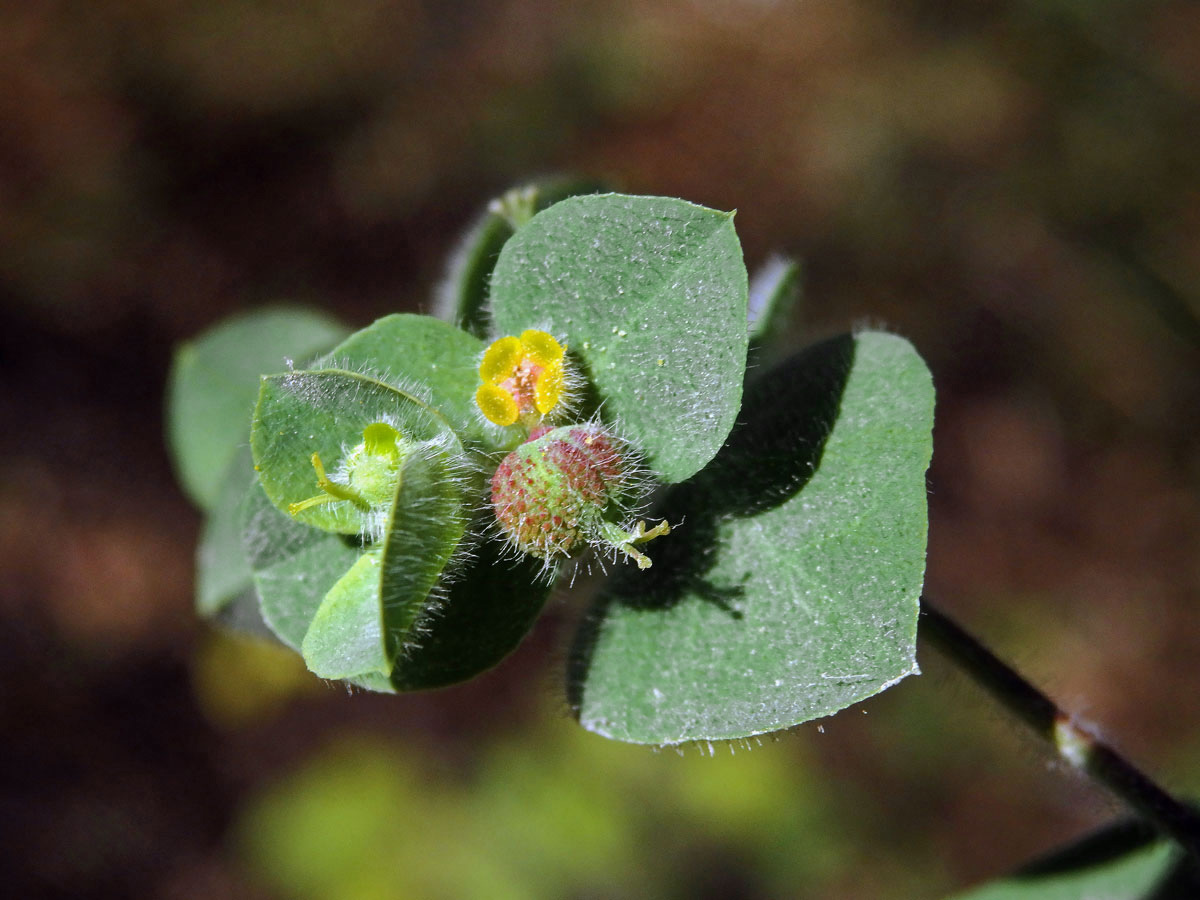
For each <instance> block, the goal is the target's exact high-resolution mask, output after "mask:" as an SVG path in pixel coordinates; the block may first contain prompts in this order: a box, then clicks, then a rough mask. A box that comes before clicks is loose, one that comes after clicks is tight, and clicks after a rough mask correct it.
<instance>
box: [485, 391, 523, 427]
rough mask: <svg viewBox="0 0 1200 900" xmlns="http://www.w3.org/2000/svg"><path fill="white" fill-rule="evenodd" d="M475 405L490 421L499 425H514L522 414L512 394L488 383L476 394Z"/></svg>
mask: <svg viewBox="0 0 1200 900" xmlns="http://www.w3.org/2000/svg"><path fill="white" fill-rule="evenodd" d="M475 403H476V404H477V405H478V406H479V409H480V411H481V412H482V413H483V414H484V415H485V416H486V417H487V418H488V420H489V421H491V422H495V423H496V424H497V425H512V424H513V423H514V422H516V421H517V416H518V415H519V413H520V411H519V410H518V409H517V401H516V400H514V399H513V396H512V394H510V393H509V392H508V391H506V390H505V389H504V388H502V387H500V386H499V385H496V384H491V383H490V382H486V381H485V382H484V383H483V384H481V385H480V386H479V390H477V391H476V392H475Z"/></svg>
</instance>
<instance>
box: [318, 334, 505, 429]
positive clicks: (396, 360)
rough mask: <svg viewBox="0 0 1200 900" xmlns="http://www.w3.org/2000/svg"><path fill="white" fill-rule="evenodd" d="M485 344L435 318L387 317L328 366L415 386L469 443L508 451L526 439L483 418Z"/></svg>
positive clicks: (334, 354)
mask: <svg viewBox="0 0 1200 900" xmlns="http://www.w3.org/2000/svg"><path fill="white" fill-rule="evenodd" d="M483 350H484V345H483V342H482V341H481V340H479V338H476V337H472V336H471V335H469V334H467V333H466V332H465V331H462V330H461V329H458V328H455V327H454V326H453V325H449V324H447V323H445V322H442V321H440V320H438V319H433V318H430V317H429V316H417V315H411V314H406V313H405V314H397V315H391V316H385V317H384V318H382V319H380V320H379V321H377V322H375V323H374V324H372V325H369V326H368V327H366V328H364V329H362V330H361V331H357V332H355V333H354V334H352V335H351V336H350V337H349V338H347V339H346V340H345V341H343V342H342V343H341V344H339V345H338V346H337V347H335V348H334V349H333V350H332V351H331V352H330V353H329V355H328V356H327V357H326V358H325V360H323V361H322V363H318V364H314V368H318V367H321V366H322V364H328V365H330V366H336V367H337V368H341V369H352V370H356V371H378V372H380V373H383V374H384V375H385V377H386V378H385V380H386V381H388V382H390V383H392V384H399V385H405V384H407V385H411V386H413V388H414V390H413V393H417V392H420V393H421V394H422V395H423V396H427V397H428V398H429V403H430V405H431V406H432V407H434V408H435V409H437V411H438V412H439V413H440V414H441V415H442V416H444V417H445V419H446V420H447V421H448V422H449V423H450V425H451V427H452V428H453V429H454V431H455V432H456V433H457V434H458V435H459V437H460V438H462V439H463V440H464V441H468V440H469V441H474V442H478V443H481V444H483V445H484V446H485V447H486V448H488V449H491V450H499V449H508V448H509V447H511V446H512V445H513V444H514V443H517V442H519V441H520V439H521V434H520V432H519V430H518V429H515V428H501V427H499V426H497V425H493V424H492V423H491V422H488V421H487V420H486V419H484V418H483V416H482V415H480V413H479V408H478V407H477V406H476V405H475V390H476V388H478V387H479V360H480V358H481V357H482V356H483Z"/></svg>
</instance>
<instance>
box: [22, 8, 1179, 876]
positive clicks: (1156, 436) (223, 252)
mask: <svg viewBox="0 0 1200 900" xmlns="http://www.w3.org/2000/svg"><path fill="white" fill-rule="evenodd" d="M1197 47H1200V6H1198V5H1197V4H1195V3H1192V2H1189V0H1143V2H1135V0H979V2H970V3H955V2H949V0H946V2H933V0H925V2H922V0H907V2H906V0H896V2H890V3H886V2H874V3H873V2H861V0H802V2H793V3H789V2H784V0H777V2H772V0H638V2H634V0H624V2H622V0H583V2H577V3H574V4H570V5H560V4H554V3H549V2H545V0H499V2H494V3H478V2H460V3H435V2H428V0H425V2H422V0H350V2H334V0H294V2H281V0H280V2H268V0H259V2H251V0H243V2H232V0H229V2H225V0H123V2H122V0H110V2H93V3H88V2H71V0H62V2H52V0H28V2H24V3H10V4H4V5H3V6H0V85H3V87H2V88H0V304H2V307H0V316H2V317H3V319H2V322H0V372H2V373H3V382H2V383H3V390H2V391H0V413H2V418H0V424H2V431H0V464H2V467H3V468H2V470H0V471H2V472H3V476H2V477H0V672H2V675H0V691H2V700H0V721H2V722H3V746H4V757H5V758H6V760H7V762H6V765H5V766H4V768H3V772H2V773H0V829H2V830H3V835H4V836H3V840H0V867H2V870H3V872H4V882H5V885H6V889H7V890H8V891H11V892H12V893H11V896H19V897H151V898H160V897H161V898H193V897H195V898H201V897H222V896H228V897H247V896H248V897H262V898H281V900H286V898H291V897H297V898H308V897H313V898H318V897H322V898H324V897H332V898H389V897H409V896H412V897H448V898H456V897H512V898H523V897H531V898H541V897H547V898H557V897H578V898H592V897H671V898H675V897H679V898H683V897H688V898H694V897H714V898H715V897H749V898H758V897H778V896H790V897H820V898H893V897H894V898H904V897H925V896H929V897H934V896H939V895H941V894H943V893H945V892H949V891H953V890H955V889H961V888H962V887H963V886H965V885H967V884H969V883H972V882H974V881H977V880H979V879H983V878H987V877H990V876H993V875H996V874H999V873H1001V872H1003V871H1005V870H1007V869H1009V868H1011V867H1012V866H1014V865H1016V864H1017V863H1019V862H1021V861H1023V860H1024V859H1025V858H1026V857H1028V856H1030V855H1032V854H1035V853H1038V852H1043V851H1045V850H1048V849H1050V848H1051V847H1052V846H1054V845H1055V844H1056V843H1059V842H1061V841H1064V840H1066V839H1068V838H1070V837H1072V836H1075V835H1077V834H1080V833H1082V832H1084V831H1086V830H1087V829H1089V828H1090V827H1093V826H1094V825H1096V824H1097V823H1099V822H1102V821H1104V820H1106V819H1107V818H1108V817H1109V816H1111V815H1113V814H1114V813H1115V812H1116V810H1115V807H1114V806H1113V805H1112V804H1110V802H1109V801H1108V800H1106V798H1105V797H1104V796H1103V795H1102V794H1101V793H1100V792H1098V791H1096V790H1094V789H1092V788H1089V787H1088V786H1086V785H1083V784H1081V783H1080V782H1078V781H1077V780H1076V779H1075V778H1074V777H1073V776H1072V775H1071V774H1070V773H1066V772H1063V771H1059V770H1056V769H1054V768H1053V766H1052V765H1051V764H1050V760H1049V757H1048V756H1047V755H1046V754H1045V753H1044V752H1043V751H1042V749H1041V748H1040V747H1038V746H1037V745H1036V743H1034V742H1033V740H1032V739H1026V738H1025V737H1024V735H1022V734H1021V733H1020V731H1019V730H1018V729H1017V727H1016V726H1013V725H1011V724H1010V723H1009V722H1008V721H1007V720H1006V719H1005V718H1004V717H1003V716H1002V715H1001V714H1000V713H999V712H998V711H996V710H995V709H994V708H993V707H992V706H991V705H990V703H989V701H988V700H987V699H986V698H983V697H982V696H981V695H980V694H979V693H978V692H977V691H976V690H975V689H974V688H973V687H971V686H970V685H969V684H967V683H966V682H965V681H964V680H963V679H962V677H961V676H959V675H958V674H957V673H956V672H954V671H952V670H951V669H950V668H949V667H948V666H947V665H946V664H945V663H943V662H942V661H941V660H939V659H938V658H937V657H936V656H935V655H934V654H933V653H932V652H928V651H923V652H922V656H921V659H922V664H923V666H924V668H925V670H926V675H925V676H923V677H921V678H919V679H911V680H909V681H906V682H904V683H903V684H901V685H900V686H899V687H897V688H895V689H894V690H892V691H889V692H887V693H886V694H884V695H882V696H880V697H878V698H876V699H874V700H872V701H870V702H869V703H867V704H864V705H863V706H862V707H861V708H858V709H853V710H848V711H846V712H844V713H843V714H841V715H839V716H837V717H834V718H832V719H830V720H828V721H826V722H824V723H822V727H821V728H818V727H817V726H816V725H815V724H814V725H809V726H805V727H802V728H800V729H798V730H797V733H796V734H794V735H788V736H785V737H783V738H782V739H781V740H779V741H776V742H767V744H766V745H765V746H764V747H762V748H761V749H755V750H753V751H752V752H750V753H743V752H738V754H737V755H736V756H734V757H732V758H728V753H727V751H726V750H724V749H721V748H718V750H717V753H718V758H716V759H709V758H708V757H707V756H704V757H703V758H702V757H701V755H700V754H698V753H697V752H695V751H689V752H688V753H687V754H685V755H684V756H683V757H679V756H676V754H674V753H671V752H667V753H660V754H653V753H651V752H650V751H647V750H643V749H641V748H629V747H620V746H617V745H611V744H609V743H607V742H605V741H602V740H601V739H599V738H596V737H593V736H591V735H587V734H585V733H583V732H582V731H581V730H580V729H578V728H577V726H575V725H573V723H571V722H570V721H569V720H568V719H567V717H566V714H565V712H564V706H563V699H562V691H561V688H560V687H559V680H560V677H561V665H562V656H563V649H562V648H563V646H564V644H565V641H566V639H567V637H568V636H569V629H570V624H571V621H572V618H573V616H574V615H575V612H576V609H577V603H575V602H572V600H571V599H570V598H568V597H564V598H563V599H560V600H556V601H554V602H552V604H551V607H550V608H549V611H548V613H547V615H546V617H545V619H544V621H543V622H542V623H541V625H540V626H539V628H538V629H537V631H536V632H535V634H534V635H533V636H532V637H531V638H530V639H529V640H528V641H527V642H526V644H525V645H524V646H523V647H522V648H521V650H519V651H518V653H517V654H516V655H515V656H514V657H513V658H511V659H510V660H508V661H507V662H506V663H505V664H504V665H503V666H502V667H501V668H500V669H498V670H497V671H495V672H493V673H490V674H489V675H487V676H485V677H483V678H481V679H479V680H477V681H475V682H473V683H471V684H468V685H465V686H462V687H459V688H454V689H450V690H446V691H442V692H438V693H434V694H430V695H422V696H411V697H401V698H385V697H369V696H348V695H347V694H346V693H345V692H344V691H342V690H341V689H339V688H336V687H329V686H324V685H321V684H319V683H317V682H315V680H312V679H309V678H308V677H307V676H306V675H305V674H304V673H303V672H301V671H298V670H297V669H296V668H295V666H294V665H293V664H292V663H291V662H290V661H289V659H287V658H283V657H278V656H276V655H275V654H273V653H271V652H270V651H269V650H268V649H265V648H262V647H257V646H255V645H247V644H244V643H241V642H236V641H232V640H231V639H229V638H227V637H224V636H221V635H219V634H217V633H215V632H213V631H211V630H210V629H208V628H206V627H204V626H201V625H199V624H198V623H197V622H196V621H195V620H194V618H193V615H192V613H191V589H192V585H191V578H192V574H191V564H192V561H191V554H192V552H193V545H194V540H195V537H196V533H197V527H198V518H197V515H196V514H195V512H194V511H193V510H192V509H191V508H190V507H189V506H188V504H187V503H186V501H185V500H184V498H183V496H182V495H181V493H180V492H179V490H178V489H177V488H176V487H175V485H174V482H173V479H172V475H171V472H170V468H169V464H168V461H167V458H166V455H165V451H164V448H163V439H162V428H161V404H162V395H163V382H164V376H165V373H166V368H167V365H168V363H169V358H170V353H171V348H172V346H173V345H174V344H175V343H176V342H177V341H179V340H181V339H184V338H186V337H189V336H191V335H193V334H194V333H196V332H197V331H199V330H200V329H202V328H204V327H206V326H208V325H210V324H211V323H214V322H216V321H217V320H219V319H220V318H221V317H223V316H225V315H226V314H228V313H231V312H234V311H236V310H240V309H244V308H248V307H251V306H254V305H256V304H259V303H263V302H268V301H280V300H291V301H300V302H307V303H310V304H313V305H316V306H320V307H324V308H327V309H329V310H331V311H333V312H334V313H335V314H337V315H339V316H341V317H342V318H344V319H345V320H346V321H348V322H350V323H353V324H356V325H363V324H366V323H368V322H369V321H371V320H372V319H373V318H375V317H377V316H379V315H382V314H385V313H387V312H391V311H395V310H399V309H407V310H426V309H428V306H429V298H430V293H431V288H432V286H433V285H434V284H435V283H436V281H437V278H438V275H439V272H440V267H441V265H442V259H443V257H444V254H445V253H446V251H447V250H448V249H449V248H450V247H451V246H452V244H453V242H454V239H455V236H456V234H457V232H458V230H459V229H460V228H462V227H463V226H465V225H466V224H467V223H468V222H469V220H470V219H471V217H472V216H473V215H474V214H475V213H476V211H477V210H478V209H480V208H481V207H482V205H483V204H484V203H485V202H486V200H487V199H488V198H489V197H491V196H493V195H495V194H496V193H498V192H500V191H502V190H503V189H505V188H507V187H509V186H510V185H511V184H513V183H516V182H519V181H520V180H522V179H524V178H528V177H530V176H533V175H538V174H542V173H547V172H570V173H580V174H587V175H597V176H602V177H606V178H609V179H611V180H612V181H613V182H614V183H615V184H616V185H618V186H619V187H620V188H621V189H623V190H626V191H628V192H633V193H654V194H667V195H675V196H680V197H684V198H687V199H689V200H693V201H695V202H698V203H703V204H706V205H710V206H714V207H719V208H725V209H732V208H737V209H738V217H737V225H738V229H739V232H740V234H741V236H742V239H743V242H744V246H745V251H746V257H747V261H748V263H749V264H750V266H751V268H752V269H753V268H754V266H755V265H756V264H757V263H759V262H760V261H761V260H763V259H764V258H765V256H766V255H767V254H768V253H769V252H771V251H773V250H782V251H785V252H788V253H791V254H794V255H797V256H799V257H801V258H802V259H803V260H804V262H805V271H806V294H807V295H806V299H805V302H804V308H803V311H802V316H801V322H800V323H799V324H798V326H797V328H796V329H795V331H794V333H793V335H792V336H791V338H792V340H793V342H794V343H796V344H797V345H798V344H800V343H802V342H806V341H808V340H811V339H812V338H814V337H816V336H819V335H822V334H825V333H829V332H832V331H835V330H840V329H845V328H846V327H848V326H851V325H854V324H861V323H863V322H868V323H872V324H881V325H884V326H886V327H889V328H891V329H894V330H896V331H898V332H899V333H901V334H904V335H905V336H907V337H908V338H909V339H911V340H912V341H913V342H914V344H915V345H916V346H917V348H918V349H919V350H920V352H921V353H922V354H923V355H924V356H925V358H926V360H927V361H928V363H929V365H930V367H931V368H932V370H933V372H934V377H935V380H936V383H937V385H938V387H939V405H938V414H937V415H938V425H937V432H936V444H935V446H936V451H935V458H934V466H933V470H932V472H931V475H930V501H931V516H932V521H931V541H930V553H929V560H930V568H929V576H928V588H929V591H930V593H931V595H932V596H934V597H936V598H940V599H941V602H942V605H943V606H944V607H945V608H946V609H947V610H948V611H949V612H951V613H952V614H955V615H956V616H957V617H958V618H960V619H961V620H962V622H963V623H964V624H966V625H967V626H968V627H970V628H971V629H973V630H974V631H976V632H978V633H979V634H980V635H982V636H983V637H984V638H985V639H986V640H987V641H988V642H990V643H991V644H993V645H994V647H995V648H996V649H997V650H998V651H999V652H1000V653H1001V654H1002V655H1003V656H1005V657H1007V658H1009V659H1011V660H1013V661H1014V662H1016V663H1017V664H1018V665H1019V666H1021V667H1022V668H1024V669H1025V670H1026V671H1027V672H1028V673H1029V674H1030V675H1031V676H1033V677H1034V679H1035V680H1037V681H1039V682H1040V683H1041V684H1043V685H1044V686H1046V687H1047V688H1048V689H1049V690H1050V691H1051V693H1052V694H1054V695H1055V696H1056V697H1057V698H1058V699H1059V700H1060V701H1061V702H1062V703H1063V704H1064V705H1065V706H1067V707H1068V708H1070V709H1072V710H1075V711H1078V712H1079V713H1080V714H1082V715H1083V716H1085V717H1087V718H1089V719H1091V720H1093V721H1095V722H1097V723H1098V724H1099V725H1100V727H1101V730H1102V731H1103V733H1104V734H1105V735H1106V736H1107V737H1108V738H1110V739H1111V740H1112V741H1113V742H1114V743H1116V744H1117V745H1118V746H1119V747H1121V748H1122V749H1124V750H1125V751H1127V752H1128V754H1129V755H1130V756H1132V758H1133V759H1135V760H1136V761H1138V762H1139V763H1141V764H1143V765H1144V766H1145V767H1146V768H1147V769H1148V770H1150V771H1151V772H1154V773H1156V774H1157V775H1159V776H1160V777H1161V778H1162V780H1163V781H1164V782H1165V783H1166V784H1168V785H1169V786H1171V787H1172V788H1174V789H1177V790H1179V791H1182V792H1184V793H1188V792H1191V793H1192V794H1193V795H1194V794H1195V793H1197V792H1200V762H1198V761H1197V752H1198V751H1200V715H1198V713H1200V704H1198V703H1197V696H1198V694H1200V665H1198V664H1197V653H1198V650H1200V602H1198V601H1200V558H1198V554H1197V552H1196V551H1197V547H1198V546H1200V545H1198V538H1200V504H1198V502H1197V498H1198V493H1197V491H1198V483H1200V453H1198V449H1200V446H1198V441H1197V424H1198V421H1197V414H1198V412H1200V403H1198V401H1200V366H1198V365H1197V363H1198V362H1200V153H1198V152H1197V149H1198V147H1200V53H1197V52H1196V49H1197Z"/></svg>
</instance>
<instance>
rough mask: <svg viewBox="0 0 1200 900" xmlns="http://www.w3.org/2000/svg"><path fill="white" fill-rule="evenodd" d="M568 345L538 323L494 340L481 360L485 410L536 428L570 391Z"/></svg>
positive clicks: (478, 397) (501, 420)
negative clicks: (567, 367) (515, 333)
mask: <svg viewBox="0 0 1200 900" xmlns="http://www.w3.org/2000/svg"><path fill="white" fill-rule="evenodd" d="M566 350H567V348H566V347H564V346H563V345H562V344H560V343H559V342H558V341H557V340H555V339H554V336H553V335H551V334H548V333H546V332H545V331H538V330H537V329H534V328H530V329H527V330H525V331H523V332H521V335H520V337H514V336H512V335H509V336H507V337H502V338H500V339H499V340H497V341H495V342H493V343H492V345H491V346H490V347H488V348H487V352H485V353H484V354H483V361H482V362H480V364H479V377H480V379H482V381H483V384H481V385H480V386H479V389H478V390H477V391H476V392H475V403H476V404H477V405H478V406H479V409H480V411H481V412H482V413H483V414H484V416H486V417H487V419H488V420H489V421H491V422H495V423H496V424H497V425H512V424H515V423H516V422H518V421H521V422H522V423H523V424H525V425H526V426H527V427H530V428H531V427H533V425H535V424H537V423H539V422H541V420H542V418H543V417H544V416H546V415H547V414H549V413H550V412H551V411H553V410H554V408H555V407H557V406H558V405H559V404H561V403H562V401H563V397H564V395H565V394H566V392H567V377H566V358H565V356H566Z"/></svg>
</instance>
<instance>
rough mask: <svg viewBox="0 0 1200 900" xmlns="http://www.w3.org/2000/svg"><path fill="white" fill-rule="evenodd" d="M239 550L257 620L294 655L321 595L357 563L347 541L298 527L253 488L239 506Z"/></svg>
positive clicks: (355, 550) (356, 552)
mask: <svg viewBox="0 0 1200 900" xmlns="http://www.w3.org/2000/svg"><path fill="white" fill-rule="evenodd" d="M241 518H242V546H243V548H244V550H245V553H246V558H247V560H248V562H249V563H250V569H251V570H252V571H253V572H254V587H255V589H256V590H257V591H258V596H259V598H260V600H261V604H262V610H261V611H262V617H263V621H264V622H266V624H267V626H268V627H269V628H270V629H271V631H273V632H274V633H275V636H276V637H278V638H279V639H280V640H281V641H283V643H285V644H287V646H289V647H291V648H292V649H293V650H296V651H299V650H300V645H301V644H302V643H303V641H304V635H305V633H306V632H307V631H308V626H309V624H310V623H311V622H312V620H313V617H314V616H315V615H316V614H317V609H318V608H319V607H320V606H321V602H322V601H323V600H324V599H325V595H326V594H328V593H329V591H330V589H331V588H332V587H333V586H334V585H335V584H336V583H337V582H338V580H339V579H340V578H341V577H342V576H343V575H345V574H346V572H347V571H348V570H349V569H350V567H351V566H353V565H354V563H355V562H356V561H357V560H358V557H359V555H360V553H361V550H360V548H359V547H357V546H356V545H355V544H354V542H352V541H350V540H349V539H347V538H344V537H341V536H340V535H336V534H329V533H328V532H325V531H319V530H317V529H316V528H309V527H308V526H307V525H301V524H300V523H299V522H297V521H296V520H295V519H293V518H292V517H291V516H289V515H287V514H286V513H283V512H280V511H279V510H278V509H276V508H275V507H274V505H272V503H271V501H270V500H269V499H267V495H266V494H265V493H264V492H263V491H262V490H261V488H260V487H259V486H257V485H256V486H255V487H254V488H252V489H251V490H250V492H249V493H248V494H247V495H246V498H245V500H244V501H243V502H242V510H241Z"/></svg>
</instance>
